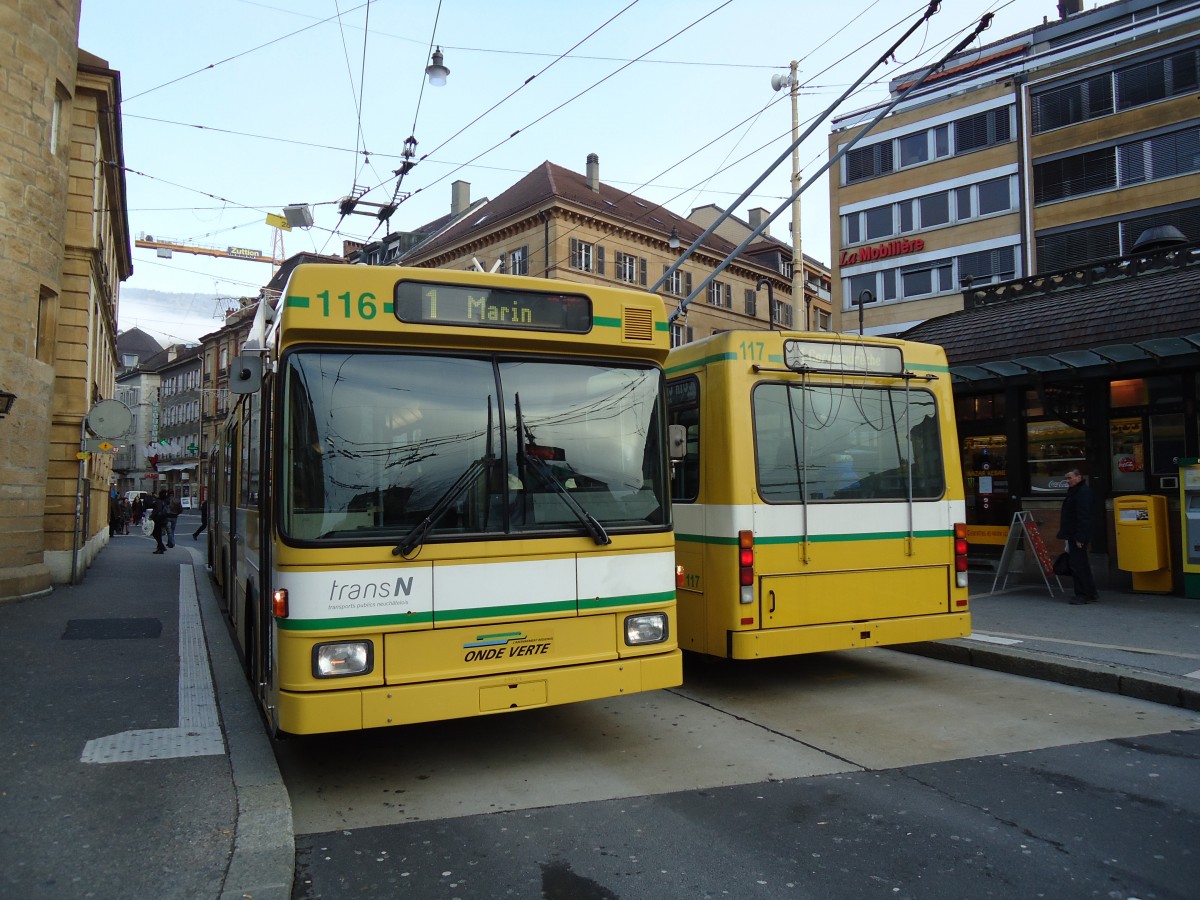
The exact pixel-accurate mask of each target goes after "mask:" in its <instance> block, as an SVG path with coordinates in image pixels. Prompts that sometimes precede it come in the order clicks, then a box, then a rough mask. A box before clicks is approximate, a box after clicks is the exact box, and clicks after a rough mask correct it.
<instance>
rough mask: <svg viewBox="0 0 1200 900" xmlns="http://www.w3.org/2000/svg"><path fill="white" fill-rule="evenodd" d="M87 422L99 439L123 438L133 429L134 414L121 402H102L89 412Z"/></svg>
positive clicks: (89, 428)
mask: <svg viewBox="0 0 1200 900" xmlns="http://www.w3.org/2000/svg"><path fill="white" fill-rule="evenodd" d="M86 422H87V427H88V431H90V432H91V433H92V434H94V435H96V436H97V437H103V438H115V437H123V436H124V435H127V434H129V431H130V429H131V428H132V427H133V413H131V412H130V411H129V407H128V406H126V405H125V404H124V403H122V402H121V401H120V400H101V401H100V402H99V403H97V404H95V405H94V406H93V407H92V408H91V409H90V410H89V411H88V414H87V419H86Z"/></svg>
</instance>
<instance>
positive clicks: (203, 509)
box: [192, 500, 208, 541]
mask: <svg viewBox="0 0 1200 900" xmlns="http://www.w3.org/2000/svg"><path fill="white" fill-rule="evenodd" d="M207 527H208V501H207V500H203V501H201V503H200V527H199V528H197V529H196V530H195V531H193V532H192V540H193V541H197V540H199V539H200V532H202V531H204V529H206V528H207Z"/></svg>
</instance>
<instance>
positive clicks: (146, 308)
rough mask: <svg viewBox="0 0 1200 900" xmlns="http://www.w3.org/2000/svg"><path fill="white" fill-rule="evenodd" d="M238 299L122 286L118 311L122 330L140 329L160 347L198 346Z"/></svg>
mask: <svg viewBox="0 0 1200 900" xmlns="http://www.w3.org/2000/svg"><path fill="white" fill-rule="evenodd" d="M238 303H239V298H237V297H228V296H219V295H217V294H189V293H172V292H169V291H157V290H151V289H148V288H131V287H123V288H122V289H121V295H120V302H119V306H118V308H117V327H118V329H119V330H121V331H128V330H129V329H131V328H140V329H141V330H142V331H144V332H146V333H147V334H149V335H150V336H151V337H153V338H154V339H155V340H157V341H158V342H159V343H160V344H162V345H163V346H166V345H168V344H198V343H199V342H200V338H201V337H202V336H203V335H206V334H209V333H211V332H213V331H216V330H217V329H219V328H220V327H221V326H222V325H223V324H224V321H225V313H226V312H227V311H228V310H230V309H236V308H237V306H238Z"/></svg>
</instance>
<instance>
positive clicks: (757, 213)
mask: <svg viewBox="0 0 1200 900" xmlns="http://www.w3.org/2000/svg"><path fill="white" fill-rule="evenodd" d="M747 215H748V216H749V217H750V229H751V230H752V231H753V230H754V229H755V228H757V227H758V226H759V225H761V224H762V223H763V219H765V218H766V217H767V216H768V215H769V213H768V212H767V210H765V209H764V208H763V207H761V206H756V207H755V208H754V209H752V210H750V212H749V213H747ZM769 232H770V229H764V230H763V235H764V236H769Z"/></svg>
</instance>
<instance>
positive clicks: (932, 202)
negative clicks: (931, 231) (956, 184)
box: [918, 191, 950, 228]
mask: <svg viewBox="0 0 1200 900" xmlns="http://www.w3.org/2000/svg"><path fill="white" fill-rule="evenodd" d="M918 202H919V203H920V208H921V227H922V228H932V227H933V226H935V225H945V224H947V223H948V222H949V221H950V193H949V192H948V191H938V192H937V193H936V194H926V195H925V196H924V197H922V198H921V199H920V200H919V201H918Z"/></svg>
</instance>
